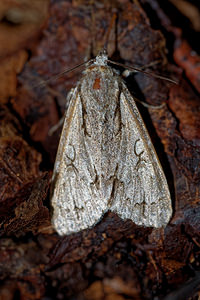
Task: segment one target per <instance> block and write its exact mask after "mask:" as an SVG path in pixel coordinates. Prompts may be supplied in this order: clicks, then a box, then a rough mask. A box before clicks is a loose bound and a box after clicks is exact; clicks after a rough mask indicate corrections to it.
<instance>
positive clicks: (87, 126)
mask: <svg viewBox="0 0 200 300" xmlns="http://www.w3.org/2000/svg"><path fill="white" fill-rule="evenodd" d="M101 58H102V57H100V62H101ZM51 198H52V199H51V201H52V206H53V208H54V213H53V225H54V228H55V229H56V230H57V232H58V233H59V234H61V235H63V234H69V233H71V232H77V231H80V230H82V229H85V228H88V227H91V226H93V225H94V224H95V223H97V222H98V221H99V220H100V218H101V217H102V216H103V214H104V213H105V212H106V211H107V210H112V211H115V212H117V213H118V214H119V216H120V217H122V218H123V219H131V220H132V221H133V222H135V223H136V224H138V225H144V226H152V227H162V226H165V225H166V224H167V223H168V221H169V219H170V217H171V213H172V211H171V199H170V194H169V190H168V186H167V182H166V179H165V176H164V173H163V171H162V168H161V165H160V163H159V160H158V158H157V155H156V153H155V150H154V147H153V145H152V142H151V140H150V137H149V135H148V133H147V130H146V128H145V125H144V123H143V121H142V118H141V116H140V114H139V112H138V109H137V107H136V105H135V103H134V100H133V98H132V96H131V95H130V93H129V91H128V90H127V88H126V87H125V85H124V83H123V82H122V80H121V79H120V77H119V76H118V75H117V74H116V72H115V71H113V70H112V69H111V68H110V67H108V66H107V65H106V64H104V62H103V64H102V65H101V66H99V65H98V64H96V65H93V66H91V67H90V68H88V69H86V71H85V72H84V76H83V78H82V80H81V81H80V82H79V84H78V85H77V87H76V89H75V90H74V91H72V92H71V101H70V106H69V109H68V111H67V114H66V118H65V123H64V126H63V131H62V135H61V140H60V144H59V148H58V153H57V158H56V163H55V167H54V173H53V186H52V196H51Z"/></svg>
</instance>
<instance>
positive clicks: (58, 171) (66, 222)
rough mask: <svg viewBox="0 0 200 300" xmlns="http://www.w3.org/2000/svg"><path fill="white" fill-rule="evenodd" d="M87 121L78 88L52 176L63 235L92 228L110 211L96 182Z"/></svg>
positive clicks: (57, 226)
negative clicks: (85, 126)
mask: <svg viewBox="0 0 200 300" xmlns="http://www.w3.org/2000/svg"><path fill="white" fill-rule="evenodd" d="M83 123H84V120H83V107H82V102H81V97H80V95H79V92H78V89H77V88H76V89H75V90H74V92H73V93H72V95H71V99H70V106H69V108H68V110H67V114H66V117H65V122H64V125H63V130H62V134H61V139H60V143H59V147H58V152H57V157H56V162H55V166H54V172H53V179H52V193H51V203H52V206H53V209H54V211H53V216H52V223H53V226H54V228H55V229H56V231H57V232H58V233H59V234H60V235H64V234H69V233H72V232H77V231H80V230H82V229H85V228H88V227H91V226H92V225H94V224H95V223H96V222H97V221H98V220H99V219H100V218H101V216H102V214H103V212H104V211H105V210H107V202H106V200H105V199H102V195H101V193H100V191H99V190H98V189H96V188H95V185H94V184H93V183H94V182H95V177H96V173H95V169H94V164H93V163H92V162H91V156H90V155H89V149H88V147H89V146H88V145H87V140H86V138H85V134H84V124H83Z"/></svg>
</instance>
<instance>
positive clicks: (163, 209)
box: [110, 83, 172, 227]
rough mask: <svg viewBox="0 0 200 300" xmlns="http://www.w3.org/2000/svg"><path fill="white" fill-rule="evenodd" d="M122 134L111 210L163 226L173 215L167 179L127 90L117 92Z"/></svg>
mask: <svg viewBox="0 0 200 300" xmlns="http://www.w3.org/2000/svg"><path fill="white" fill-rule="evenodd" d="M120 112H121V122H122V133H121V134H122V135H121V144H120V149H119V151H120V155H119V162H118V170H117V174H116V178H115V182H114V184H115V186H114V189H113V190H114V196H113V201H112V204H111V207H110V209H111V210H112V211H115V212H117V213H118V215H119V216H120V217H122V218H123V219H131V220H132V221H133V222H134V223H136V224H138V225H143V226H146V227H162V226H166V224H167V223H168V222H169V219H170V217H171V214H172V207H171V197H170V193H169V189H168V185H167V181H166V178H165V175H164V172H163V170H162V167H161V165H160V162H159V160H158V157H157V155H156V152H155V149H154V147H153V144H152V142H151V139H150V137H149V135H148V132H147V129H146V127H145V125H144V122H143V120H142V118H141V116H140V113H139V111H138V109H137V107H136V105H135V103H134V101H133V98H132V96H131V95H130V93H129V91H128V90H127V88H126V87H125V85H124V84H123V83H122V92H121V95H120Z"/></svg>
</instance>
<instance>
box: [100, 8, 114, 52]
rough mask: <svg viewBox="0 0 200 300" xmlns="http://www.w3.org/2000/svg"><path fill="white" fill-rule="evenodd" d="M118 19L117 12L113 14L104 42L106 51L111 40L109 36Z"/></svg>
mask: <svg viewBox="0 0 200 300" xmlns="http://www.w3.org/2000/svg"><path fill="white" fill-rule="evenodd" d="M116 19H117V14H116V13H114V14H113V16H112V19H111V21H110V25H109V27H108V30H107V33H106V36H105V43H104V46H103V50H104V52H107V49H108V41H109V37H110V32H111V30H112V28H113V25H114V24H115V22H116Z"/></svg>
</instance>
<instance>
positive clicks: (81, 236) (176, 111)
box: [0, 0, 200, 300]
mask: <svg viewBox="0 0 200 300" xmlns="http://www.w3.org/2000/svg"><path fill="white" fill-rule="evenodd" d="M33 2H34V1H33ZM36 2H37V4H31V3H32V2H30V1H27V0H24V1H17V0H16V1H14V0H12V1H9V2H7V1H3V2H2V4H1V5H0V13H1V14H0V16H1V22H0V36H1V38H0V40H1V43H0V59H1V72H0V78H1V81H0V82H1V83H0V93H1V106H0V150H1V153H0V202H1V207H0V235H1V239H0V280H1V283H0V299H8V300H9V299H86V300H89V299H96V300H100V299H107V300H108V299H109V300H111V299H119V300H121V299H156V297H158V298H159V299H161V298H165V297H167V295H168V298H166V299H189V297H190V299H197V298H195V297H197V294H198V286H199V282H200V280H199V273H198V269H199V254H200V240H199V238H200V206H199V200H200V197H199V186H200V171H199V170H200V148H199V147H200V121H199V120H200V110H199V107H200V104H199V86H200V85H199V82H200V68H199V65H200V63H199V60H200V59H199V56H198V55H197V53H196V52H195V50H196V51H198V49H197V45H198V43H197V42H196V43H195V40H193V41H192V42H191V40H192V38H191V37H192V35H193V37H194V38H195V37H196V34H197V30H198V26H197V24H198V21H196V22H195V21H194V20H193V18H192V17H191V18H190V17H188V16H191V14H189V13H188V12H187V11H186V10H185V6H184V7H180V3H183V2H182V1H181V2H180V3H179V5H178V4H177V5H175V2H176V1H175V0H174V1H169V2H168V1H163V2H162V3H161V2H160V1H156V0H141V1H129V0H118V1H86V0H75V1H68V0H60V1H58V0H57V1H56V0H54V1H51V3H50V4H49V10H48V9H47V8H48V2H47V1H35V2H34V3H36ZM173 2H174V3H173ZM185 2H188V3H189V2H190V1H185ZM193 2H194V4H193V9H194V8H196V10H197V14H194V10H192V12H193V15H194V16H196V15H198V9H197V6H195V1H193ZM159 4H160V5H162V7H160V6H159ZM188 7H190V3H189V6H188ZM114 13H116V15H117V19H116V23H115V24H113V27H112V28H111V32H110V35H109V40H108V54H109V57H110V58H111V59H112V60H114V61H118V62H123V63H124V64H125V65H130V66H143V65H149V64H150V63H152V62H155V63H154V64H153V66H152V67H150V68H148V69H147V70H149V71H151V72H155V73H160V74H161V75H164V76H168V77H170V78H173V79H175V80H177V81H179V84H178V85H173V84H169V83H167V82H166V81H161V80H160V79H155V78H152V77H147V76H145V75H144V74H141V73H137V74H135V75H134V76H133V75H130V76H129V77H128V78H126V79H125V81H126V83H127V86H128V87H129V90H130V91H131V92H132V94H133V96H135V97H136V98H138V99H140V100H143V101H146V102H147V103H149V104H151V105H160V104H162V103H164V105H163V106H162V107H161V108H159V109H152V108H150V107H149V108H148V110H147V109H146V108H144V107H143V106H142V105H141V104H139V109H140V112H141V114H142V116H143V119H144V121H145V123H146V126H147V128H148V130H149V133H150V136H151V138H152V141H153V143H154V145H155V148H156V151H157V153H158V155H159V158H160V160H161V163H162V166H163V169H164V171H165V174H166V177H167V180H168V183H169V187H170V192H171V195H172V202H173V211H174V212H173V217H172V219H171V221H170V223H169V224H168V226H167V227H166V228H165V230H158V229H152V228H142V227H139V226H136V225H135V224H133V223H132V222H131V221H129V220H128V221H123V220H121V219H120V218H119V217H118V216H117V215H115V214H114V213H110V212H109V213H107V214H106V215H105V216H104V217H103V218H102V220H101V221H100V222H99V223H98V224H97V225H96V226H95V227H94V228H91V229H88V230H85V231H84V232H80V233H77V234H73V235H71V236H67V237H62V238H61V237H59V236H58V235H57V234H56V233H55V232H54V230H53V228H52V227H51V223H50V209H51V208H50V203H49V196H48V190H49V185H50V177H51V174H52V168H53V163H54V160H55V154H56V149H57V145H58V141H59V134H60V128H59V129H58V130H57V131H56V132H55V133H54V134H53V135H52V136H50V135H49V130H50V128H52V126H53V125H55V124H56V123H57V122H58V120H59V118H60V117H61V116H62V114H63V113H64V110H65V107H66V105H67V106H68V103H67V104H66V103H65V102H66V100H65V99H66V95H67V93H68V92H69V90H70V89H71V88H72V87H74V86H75V85H76V82H77V80H78V78H80V76H81V71H80V70H78V71H76V72H72V73H69V74H66V75H64V76H61V77H60V78H58V79H57V80H54V81H53V80H52V81H51V82H48V83H46V84H44V85H40V83H41V81H43V80H46V79H49V78H51V77H52V76H54V75H56V74H57V73H59V72H62V71H63V70H65V69H69V68H71V67H74V66H75V65H78V64H79V63H82V62H83V61H84V59H85V58H89V57H91V56H95V55H96V54H97V53H98V51H99V50H101V49H102V47H103V45H104V43H105V39H106V33H107V31H108V28H109V26H110V22H111V19H112V16H113V14H114ZM174 15H175V16H176V15H177V16H179V17H180V20H181V21H180V23H178V21H177V20H176V18H174ZM194 24H195V25H194ZM195 30H196V31H195ZM188 280H191V282H190V281H188ZM187 281H188V283H187ZM177 289H178V291H176V290H177ZM172 291H176V292H174V293H173V294H170V295H169V293H171V292H172ZM178 293H179V294H178ZM177 295H178V297H179V298H177ZM154 297H155V298H154Z"/></svg>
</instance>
